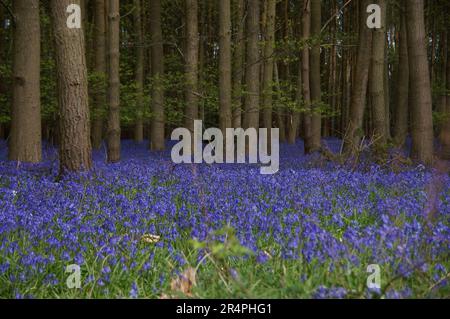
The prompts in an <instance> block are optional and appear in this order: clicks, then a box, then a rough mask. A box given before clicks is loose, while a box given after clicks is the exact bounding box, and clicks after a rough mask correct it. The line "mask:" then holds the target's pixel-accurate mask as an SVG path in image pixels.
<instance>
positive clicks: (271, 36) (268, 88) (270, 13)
mask: <svg viewBox="0 0 450 319" xmlns="http://www.w3.org/2000/svg"><path fill="white" fill-rule="evenodd" d="M266 1H267V12H266V17H267V20H266V30H265V43H264V79H263V92H262V98H263V101H262V106H263V112H264V113H263V114H264V115H263V119H264V127H265V128H268V129H270V128H272V101H273V89H272V88H273V63H274V58H273V55H274V48H275V15H276V0H266ZM269 132H270V130H269ZM268 139H269V140H270V135H268Z"/></svg>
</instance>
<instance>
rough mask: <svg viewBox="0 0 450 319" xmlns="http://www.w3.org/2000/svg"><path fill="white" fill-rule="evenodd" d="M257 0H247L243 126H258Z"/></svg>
mask: <svg viewBox="0 0 450 319" xmlns="http://www.w3.org/2000/svg"><path fill="white" fill-rule="evenodd" d="M259 22H260V8H259V0H248V16H247V39H248V40H247V41H248V42H247V61H246V73H245V84H246V91H247V93H246V95H245V117H244V127H245V128H250V127H253V128H258V127H259V93H260V92H259V91H260V90H259V85H260V84H259V83H260V81H259V71H260V68H259V47H258V40H259Z"/></svg>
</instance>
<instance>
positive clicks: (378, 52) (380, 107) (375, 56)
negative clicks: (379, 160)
mask: <svg viewBox="0 0 450 319" xmlns="http://www.w3.org/2000/svg"><path fill="white" fill-rule="evenodd" d="M377 4H378V5H379V6H380V8H381V28H380V29H374V31H373V35H372V40H373V42H372V59H371V70H370V72H371V80H370V98H371V102H372V111H373V113H372V114H373V124H374V136H375V141H376V144H375V145H376V147H377V148H380V147H383V146H385V145H386V143H387V132H386V101H385V98H386V95H385V92H384V89H385V86H384V81H385V52H386V50H385V45H386V0H378V1H377Z"/></svg>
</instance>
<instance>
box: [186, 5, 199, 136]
mask: <svg viewBox="0 0 450 319" xmlns="http://www.w3.org/2000/svg"><path fill="white" fill-rule="evenodd" d="M185 4H186V34H187V36H186V41H187V42H186V112H185V115H186V128H187V129H189V130H190V131H191V132H194V121H195V120H197V119H198V118H199V116H198V53H199V40H200V39H199V33H198V1H197V0H185Z"/></svg>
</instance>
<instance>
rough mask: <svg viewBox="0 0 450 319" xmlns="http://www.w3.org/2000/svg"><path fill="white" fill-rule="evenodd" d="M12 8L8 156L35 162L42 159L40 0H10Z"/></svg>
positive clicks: (13, 158)
mask: <svg viewBox="0 0 450 319" xmlns="http://www.w3.org/2000/svg"><path fill="white" fill-rule="evenodd" d="M13 12H14V15H15V17H16V22H15V26H14V40H13V42H14V49H13V50H14V51H13V93H12V110H11V133H10V141H9V154H8V158H9V160H11V161H20V162H30V163H37V162H40V161H41V159H42V146H41V134H42V133H41V104H40V98H41V96H40V82H39V81H40V61H41V53H40V50H41V43H40V23H39V1H38V0H16V1H13Z"/></svg>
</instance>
